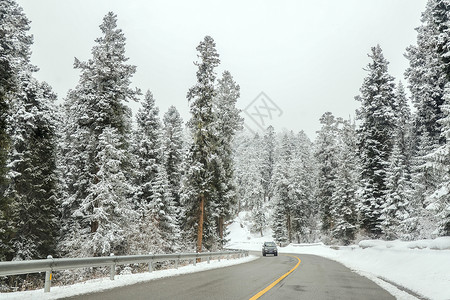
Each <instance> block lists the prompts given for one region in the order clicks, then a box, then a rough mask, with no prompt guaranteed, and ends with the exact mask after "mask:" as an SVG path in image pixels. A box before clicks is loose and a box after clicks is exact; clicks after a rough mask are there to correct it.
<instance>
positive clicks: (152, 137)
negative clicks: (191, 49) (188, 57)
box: [0, 0, 242, 261]
mask: <svg viewBox="0 0 450 300" xmlns="http://www.w3.org/2000/svg"><path fill="white" fill-rule="evenodd" d="M0 15H1V21H0V37H1V38H0V43H1V44H0V48H1V55H0V72H1V73H0V78H1V90H0V109H1V111H0V113H1V118H0V120H1V124H0V260H1V261H3V260H26V259H37V258H46V257H47V255H53V256H54V257H85V256H102V255H110V253H114V254H116V255H118V254H119V255H120V254H126V255H130V254H145V253H170V252H176V251H199V252H201V251H202V250H203V248H204V247H206V248H207V249H208V250H215V249H220V248H222V247H223V245H224V243H225V241H226V239H225V235H226V233H225V231H226V228H225V222H226V221H227V220H228V219H229V218H230V216H231V210H232V207H233V206H234V203H235V202H236V192H235V185H234V181H233V176H234V175H233V170H234V162H233V157H232V144H231V142H232V140H233V137H234V135H235V133H236V131H237V130H239V129H240V128H241V126H242V119H241V118H240V117H239V110H238V109H236V107H235V104H236V101H237V99H238V98H239V96H240V94H239V91H240V87H239V85H238V84H237V83H236V82H235V81H234V79H233V77H232V75H231V73H230V72H229V71H225V72H223V74H221V76H220V78H218V79H217V78H216V77H217V74H216V71H215V68H216V67H217V66H218V65H219V63H220V60H219V55H218V53H217V51H216V48H215V42H214V40H213V39H212V38H211V37H209V36H206V37H205V38H204V40H202V41H201V42H200V44H199V45H198V47H197V50H198V61H197V62H196V63H195V65H196V66H197V67H198V71H197V83H195V85H194V86H193V87H192V88H191V89H189V91H188V93H187V100H188V101H189V103H190V110H191V115H192V118H191V119H190V120H189V121H188V123H187V126H186V127H185V126H184V123H183V120H182V119H181V117H180V114H179V112H178V111H177V109H176V108H175V107H174V106H171V107H170V108H169V109H168V111H167V112H165V113H164V115H163V116H162V119H161V118H160V116H159V109H158V107H157V106H156V104H155V99H154V96H153V94H152V93H151V91H147V92H145V94H142V92H141V90H140V89H138V88H134V87H132V86H131V79H132V77H133V75H134V74H135V72H136V66H133V65H130V64H128V63H127V60H128V58H127V57H126V54H125V46H126V39H125V36H124V34H123V32H122V30H121V29H119V28H118V27H117V16H116V15H115V14H114V13H112V12H110V13H108V14H107V15H106V16H105V17H104V18H103V22H102V23H101V25H100V30H101V32H102V34H101V36H100V37H99V38H97V39H96V40H95V45H94V47H93V48H92V51H91V53H92V57H91V58H90V59H89V60H87V61H80V60H78V59H75V62H74V68H75V69H78V70H79V71H80V77H79V81H78V84H77V85H76V86H75V87H74V88H73V89H71V90H69V92H68V93H67V95H66V97H65V98H64V101H63V103H62V104H58V103H57V97H56V95H55V93H53V92H52V89H51V87H50V86H49V85H48V84H47V83H45V82H39V81H38V80H37V79H35V77H34V74H33V73H34V72H36V71H37V70H38V69H37V67H36V66H34V65H32V64H31V61H30V55H31V50H30V47H31V45H32V43H33V38H32V36H31V35H30V34H29V33H28V31H29V29H30V21H29V20H28V19H27V17H26V15H25V13H24V12H23V10H22V8H21V7H20V6H19V5H18V4H17V3H16V2H15V1H13V0H5V1H1V2H0ZM141 98H143V100H140V99H141ZM136 101H140V102H141V108H140V109H139V111H138V112H137V114H136V116H133V115H132V112H131V109H130V108H129V106H128V103H129V102H136ZM133 121H134V123H135V124H134V125H133Z"/></svg>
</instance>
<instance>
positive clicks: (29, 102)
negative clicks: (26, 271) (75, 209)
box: [5, 73, 59, 260]
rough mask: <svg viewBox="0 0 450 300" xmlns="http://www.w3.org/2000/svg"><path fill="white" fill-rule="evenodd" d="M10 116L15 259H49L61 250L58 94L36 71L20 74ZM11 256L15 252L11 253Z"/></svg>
mask: <svg viewBox="0 0 450 300" xmlns="http://www.w3.org/2000/svg"><path fill="white" fill-rule="evenodd" d="M19 78H20V81H21V84H20V86H19V87H18V88H19V89H18V90H17V91H16V92H15V93H14V94H13V97H14V98H13V101H12V102H11V105H10V110H9V116H8V120H7V122H8V135H9V136H10V137H11V149H10V151H9V155H8V167H9V173H8V174H9V179H10V182H9V185H8V188H7V190H6V192H5V196H6V197H7V198H9V199H11V200H12V202H11V207H10V213H11V221H12V222H11V224H9V226H11V227H12V231H13V232H14V234H13V236H12V237H11V240H10V241H9V243H10V245H11V247H12V250H13V251H14V259H17V260H22V259H36V258H45V257H47V255H49V254H52V255H54V254H55V253H56V247H55V245H56V238H57V234H58V227H59V226H58V217H59V216H58V215H59V207H58V204H57V199H56V196H57V191H56V188H57V186H56V184H57V178H56V118H55V107H54V102H55V100H56V95H55V94H54V93H53V92H52V90H51V88H50V86H49V85H48V84H46V83H42V84H41V83H39V82H38V81H37V80H36V79H34V78H33V77H32V76H31V73H23V74H22V76H20V77H19ZM10 258H11V257H10Z"/></svg>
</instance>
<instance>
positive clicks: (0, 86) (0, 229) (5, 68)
mask: <svg viewBox="0 0 450 300" xmlns="http://www.w3.org/2000/svg"><path fill="white" fill-rule="evenodd" d="M29 29H30V21H29V20H28V19H27V17H26V16H25V14H24V13H23V10H22V8H21V7H20V6H19V5H18V4H17V3H16V2H15V1H14V0H9V1H1V2H0V37H1V38H0V49H1V51H0V260H4V259H6V256H8V258H10V257H11V255H12V252H13V250H12V248H11V247H10V243H9V241H10V237H11V235H12V231H11V230H12V227H11V226H9V224H10V223H9V222H11V212H10V205H11V199H9V198H7V197H6V195H5V191H6V189H7V188H8V167H7V160H8V151H9V149H10V146H11V139H10V136H9V134H8V132H7V131H8V122H7V120H8V117H9V115H10V105H12V103H14V101H15V100H14V98H15V96H13V94H14V92H18V91H19V90H20V88H19V85H20V79H19V78H20V76H22V75H21V74H23V73H24V72H25V73H27V72H31V71H34V70H35V68H34V67H33V66H32V65H31V64H30V55H31V49H30V48H31V45H32V44H33V37H32V36H31V35H30V34H29V33H28V31H29Z"/></svg>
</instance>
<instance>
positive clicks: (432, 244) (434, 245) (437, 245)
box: [358, 237, 450, 250]
mask: <svg viewBox="0 0 450 300" xmlns="http://www.w3.org/2000/svg"><path fill="white" fill-rule="evenodd" d="M358 245H359V247H361V248H380V249H383V248H394V247H395V248H396V249H431V250H450V237H440V238H436V239H434V240H417V241H411V242H402V241H381V240H365V241H361V242H359V244H358Z"/></svg>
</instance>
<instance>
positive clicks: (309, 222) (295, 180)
mask: <svg viewBox="0 0 450 300" xmlns="http://www.w3.org/2000/svg"><path fill="white" fill-rule="evenodd" d="M315 166H316V165H315V159H314V156H313V144H312V143H311V141H310V139H309V138H308V137H307V136H306V134H305V133H304V132H303V131H301V132H300V133H298V134H297V135H296V136H295V138H294V151H293V155H292V161H291V163H290V168H289V169H290V171H289V174H290V193H291V195H292V197H293V206H292V215H293V217H292V231H293V234H294V235H295V236H296V238H297V242H298V243H300V241H301V240H303V241H309V239H310V235H311V231H312V230H313V228H314V227H315V224H313V223H315V220H314V219H312V218H311V217H312V215H313V214H314V212H315V209H316V205H315V201H314V191H315V189H316V185H315V182H316V173H317V172H316V170H315Z"/></svg>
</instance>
